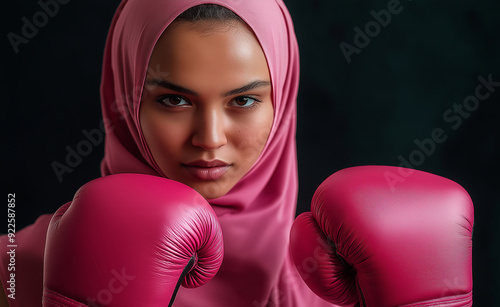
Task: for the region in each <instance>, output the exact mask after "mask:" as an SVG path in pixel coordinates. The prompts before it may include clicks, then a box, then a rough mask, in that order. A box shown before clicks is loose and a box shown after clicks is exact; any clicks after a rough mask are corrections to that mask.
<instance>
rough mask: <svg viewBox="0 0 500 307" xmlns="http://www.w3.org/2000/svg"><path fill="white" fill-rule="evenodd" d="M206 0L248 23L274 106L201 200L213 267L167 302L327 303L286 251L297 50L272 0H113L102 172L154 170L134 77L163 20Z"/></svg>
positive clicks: (140, 77) (293, 177)
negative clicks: (243, 167)
mask: <svg viewBox="0 0 500 307" xmlns="http://www.w3.org/2000/svg"><path fill="white" fill-rule="evenodd" d="M207 2H208V3H215V4H219V5H222V6H225V7H227V8H229V9H231V10H232V11H233V12H235V13H236V14H238V15H239V16H240V17H241V18H242V19H243V20H244V21H245V22H246V23H247V24H248V25H249V26H250V27H251V28H252V29H253V31H254V33H255V34H256V36H257V38H258V40H259V42H260V44H261V46H262V48H263V50H264V53H265V55H266V58H267V62H268V66H269V70H270V75H271V80H272V87H273V105H274V110H275V112H274V113H275V115H274V122H273V127H272V130H271V134H270V136H269V139H268V143H267V144H266V146H265V148H264V151H263V153H262V154H261V156H260V157H259V159H258V161H257V162H256V163H255V165H254V166H253V167H252V169H251V170H250V171H249V173H247V174H246V175H245V176H244V177H243V178H242V180H241V181H240V182H239V183H238V184H237V185H236V186H235V187H234V188H233V189H232V190H231V191H230V192H229V193H228V194H226V195H225V196H223V197H220V198H218V199H211V200H209V202H210V204H211V205H212V207H213V208H214V210H215V212H216V213H217V215H218V217H219V220H220V223H221V226H222V229H223V234H224V244H225V254H224V261H223V265H222V268H221V270H220V271H219V273H218V275H217V276H216V277H215V279H214V280H212V281H210V282H209V283H208V284H207V285H205V286H203V287H201V288H198V289H193V290H191V289H190V290H188V289H184V288H183V289H181V290H180V291H179V293H178V296H177V299H176V303H175V304H174V306H306V304H307V306H311V307H312V306H331V305H330V304H327V303H326V302H324V301H322V300H321V299H319V298H317V297H316V296H315V295H314V294H313V293H312V292H311V291H310V290H309V289H308V288H307V287H306V286H305V284H304V283H303V281H302V280H301V278H300V277H299V276H298V275H297V272H296V269H295V268H294V267H292V265H291V261H290V259H289V256H288V234H289V231H290V227H291V224H292V221H293V219H294V215H295V209H296V200H297V199H296V198H297V159H296V147H295V146H296V145H295V129H296V95H297V90H298V80H299V53H298V47H297V41H296V38H295V33H294V28H293V25H292V21H291V18H290V15H289V13H288V11H287V9H286V8H285V5H284V4H283V2H282V1H281V0H252V1H243V0H226V1H221V0H214V1H202V0H148V1H144V0H128V1H127V0H125V1H123V2H122V3H121V4H120V6H119V8H118V10H117V12H116V14H115V16H114V19H113V22H112V25H111V29H110V32H109V36H108V40H107V43H106V49H105V55H104V66H103V73H102V84H101V99H102V111H103V116H104V120H105V123H106V144H105V157H104V159H103V161H102V165H101V171H102V175H109V174H116V173H126V172H131V173H144V174H152V175H158V176H164V174H163V173H162V171H161V170H160V168H159V167H158V166H157V165H156V163H155V161H154V160H153V159H152V156H151V153H150V152H149V149H148V147H147V145H146V142H145V139H144V136H143V134H142V131H141V129H140V122H139V102H140V97H141V91H142V87H143V82H144V79H145V76H146V72H147V69H148V62H149V58H150V55H151V53H152V50H153V48H154V46H155V43H156V41H157V40H158V38H159V37H160V35H161V34H162V32H163V31H164V30H165V28H166V27H167V26H168V25H169V24H170V23H171V22H172V21H173V20H174V19H175V18H176V17H177V16H178V15H179V14H180V13H181V12H183V11H185V10H186V9H188V8H190V7H192V6H195V5H198V4H202V3H207ZM151 69H152V70H153V72H154V69H155V68H154V67H152V68H151ZM156 73H159V74H160V75H161V72H156Z"/></svg>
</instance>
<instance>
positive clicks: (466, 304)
mask: <svg viewBox="0 0 500 307" xmlns="http://www.w3.org/2000/svg"><path fill="white" fill-rule="evenodd" d="M436 305H438V306H444V307H471V306H472V291H471V292H469V293H466V294H461V295H454V296H447V297H441V298H438V299H433V300H428V301H423V302H418V303H412V304H408V305H401V306H400V307H410V306H411V307H415V306H418V307H427V306H436Z"/></svg>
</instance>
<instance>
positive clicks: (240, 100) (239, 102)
mask: <svg viewBox="0 0 500 307" xmlns="http://www.w3.org/2000/svg"><path fill="white" fill-rule="evenodd" d="M260 102H261V101H260V100H258V99H256V98H253V97H249V96H239V97H236V98H234V99H233V100H232V101H231V105H233V106H236V107H240V108H252V107H255V106H256V105H257V104H258V103H260Z"/></svg>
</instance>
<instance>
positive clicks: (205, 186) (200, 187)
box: [187, 181, 232, 199]
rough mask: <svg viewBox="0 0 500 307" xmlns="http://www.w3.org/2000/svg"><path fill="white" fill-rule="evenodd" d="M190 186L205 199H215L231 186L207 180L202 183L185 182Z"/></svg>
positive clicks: (225, 192)
mask: <svg viewBox="0 0 500 307" xmlns="http://www.w3.org/2000/svg"><path fill="white" fill-rule="evenodd" d="M187 185H188V186H190V187H191V188H193V189H195V190H196V192H198V193H200V194H201V196H203V198H205V199H215V198H219V197H222V196H224V195H226V194H227V193H228V192H229V190H230V189H231V187H232V186H231V187H226V186H225V185H222V184H221V183H220V182H217V181H209V182H203V183H199V182H197V183H194V184H189V183H188V184H187Z"/></svg>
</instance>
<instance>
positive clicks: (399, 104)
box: [0, 0, 500, 306]
mask: <svg viewBox="0 0 500 307" xmlns="http://www.w3.org/2000/svg"><path fill="white" fill-rule="evenodd" d="M394 1H395V0H391V1H375V0H366V1H327V0H321V1H320V0H316V1H297V0H288V1H286V4H287V6H288V8H289V10H290V12H291V14H292V17H293V19H294V23H295V30H296V34H297V38H298V41H299V46H300V53H301V85H300V90H299V99H298V132H297V144H298V158H299V181H300V191H299V206H298V212H302V211H305V210H307V208H308V206H309V200H310V199H311V197H312V194H313V192H314V190H315V188H316V187H317V186H318V185H319V184H320V183H321V181H323V180H324V179H325V178H326V177H327V176H328V175H330V174H331V173H333V172H335V171H336V170H339V169H342V168H345V167H349V166H355V165H365V164H385V165H399V164H400V157H403V158H405V159H407V160H410V158H411V157H414V159H413V160H411V161H413V162H414V163H412V164H411V166H412V167H415V168H417V169H420V170H424V171H428V172H432V173H435V174H438V175H441V176H444V177H447V178H450V179H452V180H454V181H456V182H458V183H460V184H461V185H462V186H464V187H465V188H466V190H467V191H468V192H469V193H470V195H471V197H472V199H473V201H474V204H475V226H474V246H473V256H474V258H473V259H474V260H473V261H474V263H473V265H474V267H473V268H474V302H475V303H474V305H475V306H493V305H496V304H495V303H497V304H498V303H499V302H500V298H499V297H498V295H497V293H496V292H498V290H499V289H500V281H499V278H498V276H499V275H500V246H499V244H500V228H499V227H498V223H499V222H500V193H499V186H500V185H499V183H500V180H499V179H498V174H499V171H500V163H499V158H500V143H499V139H500V129H499V114H500V106H499V100H500V99H499V97H500V94H499V93H498V92H500V87H497V88H496V91H495V92H494V93H493V94H492V95H491V96H490V97H489V98H488V99H485V100H484V101H481V102H480V104H479V107H478V108H477V110H474V111H472V112H470V116H469V117H468V118H463V119H462V122H461V123H460V124H458V123H457V122H449V121H446V120H445V119H444V118H443V114H445V113H446V112H450V110H452V111H451V112H453V108H454V105H455V104H456V105H461V104H462V103H463V101H464V99H465V98H466V97H468V96H469V95H474V93H475V88H476V86H477V85H478V84H479V81H478V77H479V76H483V77H484V78H485V79H487V78H488V75H490V74H491V75H492V79H493V80H495V82H500V40H499V39H498V35H499V33H500V31H499V30H500V18H499V17H500V2H498V1H495V0H482V1H474V2H472V1H436V0H435V1H426V0H423V1H407V0H402V1H401V2H400V4H399V6H398V8H399V13H396V14H392V15H391V20H390V22H388V23H387V25H386V26H385V27H383V26H381V27H379V28H380V31H378V32H379V33H376V35H375V34H373V33H372V34H373V35H372V36H373V37H371V38H370V41H369V44H368V45H367V46H365V47H363V48H359V53H353V54H352V55H351V59H350V60H351V61H350V63H348V61H347V60H346V57H345V56H344V55H343V53H342V51H341V48H340V47H339V44H340V43H342V42H344V43H346V44H349V45H352V46H354V47H355V46H356V45H355V42H354V39H355V35H356V31H355V30H354V28H355V27H358V28H360V29H361V30H362V31H363V32H365V26H366V25H367V24H369V23H370V22H372V21H373V20H374V17H373V15H372V14H371V13H370V12H371V11H372V10H373V11H375V12H380V11H381V10H387V6H388V4H390V3H393V2H394ZM118 3H119V1H116V0H113V1H110V0H108V1H95V0H94V1H74V0H73V1H69V2H68V3H67V4H64V5H62V4H61V5H59V11H58V12H57V14H55V15H54V16H53V17H49V19H48V21H47V22H46V24H45V25H44V26H43V27H40V28H39V29H38V33H36V35H34V37H33V38H30V39H29V40H28V42H27V43H26V44H21V45H20V46H19V52H17V53H16V52H15V51H14V48H13V47H12V45H11V44H10V42H9V40H8V37H7V34H8V33H9V32H13V33H16V34H21V29H22V26H23V19H22V18H23V17H26V18H27V19H28V20H32V18H33V16H34V15H35V14H36V13H37V12H39V11H40V10H41V7H40V5H39V4H38V3H37V1H33V0H30V1H27V0H24V1H16V2H14V1H11V2H9V3H3V5H2V8H1V9H0V10H1V15H0V22H1V23H2V38H1V49H0V52H1V54H0V55H1V59H2V62H1V65H2V66H1V72H2V73H1V75H0V77H1V78H2V79H1V80H0V81H1V82H0V84H1V85H0V86H1V92H2V93H3V95H2V109H3V110H2V114H3V119H2V123H1V124H2V129H1V131H2V150H1V155H2V156H1V160H2V175H3V176H2V177H3V178H2V179H3V184H2V186H3V188H5V191H4V195H6V194H7V193H16V203H17V208H16V209H17V216H16V217H17V228H18V229H20V228H22V227H24V226H26V225H28V224H30V223H32V222H33V221H34V220H35V219H36V217H37V216H39V215H41V214H44V213H51V212H54V211H55V210H56V209H57V208H58V207H59V206H61V205H62V204H63V203H65V202H67V201H69V200H71V198H72V195H73V194H74V192H75V191H76V190H77V189H78V187H79V186H81V185H82V184H84V183H85V182H87V181H89V180H92V179H94V178H96V177H99V176H100V173H99V163H100V160H101V158H102V156H103V147H104V146H103V143H99V144H97V145H96V146H94V147H93V148H92V152H91V153H90V154H89V155H87V156H86V157H83V159H82V161H81V163H79V165H78V166H76V167H74V168H73V171H72V172H71V173H65V174H64V175H63V177H62V179H63V180H62V182H60V181H59V180H58V178H57V176H56V175H55V173H54V171H53V169H52V166H51V164H52V163H53V162H54V161H58V162H61V163H64V159H65V157H66V155H67V146H69V147H71V148H73V149H76V147H77V146H78V144H79V142H81V141H82V140H85V139H86V137H85V135H84V134H83V133H82V131H83V130H86V131H91V130H93V129H97V128H98V127H99V122H100V120H101V113H100V103H99V82H100V72H101V62H102V54H103V48H104V42H105V39H106V35H107V30H108V27H109V23H110V21H111V18H112V15H113V13H114V10H115V9H116V7H117V6H118ZM371 24H372V25H373V23H371ZM371 29H372V31H376V29H375V28H371ZM454 114H455V115H456V113H454ZM453 124H456V126H455V128H456V129H454V128H453V127H452V125H453ZM436 128H441V129H443V131H444V133H445V134H446V137H447V138H446V140H445V141H444V142H442V143H441V144H436V146H435V149H434V150H432V151H430V152H429V153H428V154H424V155H423V156H422V155H421V157H423V158H424V159H423V160H420V161H418V160H415V158H416V157H417V156H416V155H417V153H416V152H417V151H421V150H420V149H419V147H418V146H417V145H416V141H417V142H418V141H423V140H426V139H430V138H431V133H432V131H433V130H434V129H436ZM410 163H411V162H410ZM4 208H6V206H5V207H4ZM2 211H3V210H2ZM5 211H6V210H5ZM2 225H3V222H2ZM3 228H5V230H2V231H1V232H3V233H5V232H6V227H3Z"/></svg>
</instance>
